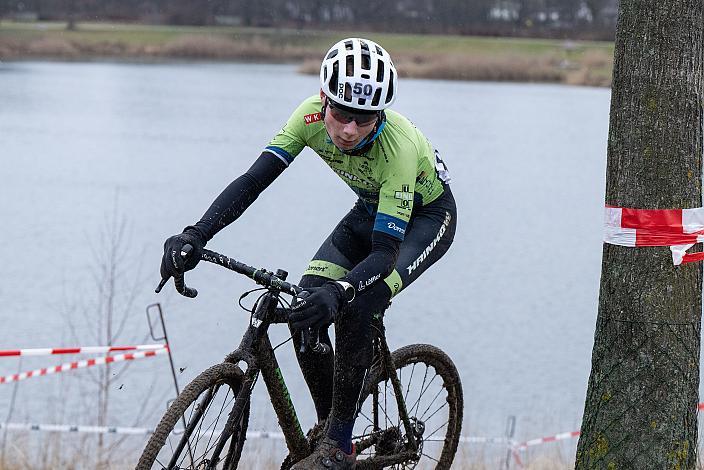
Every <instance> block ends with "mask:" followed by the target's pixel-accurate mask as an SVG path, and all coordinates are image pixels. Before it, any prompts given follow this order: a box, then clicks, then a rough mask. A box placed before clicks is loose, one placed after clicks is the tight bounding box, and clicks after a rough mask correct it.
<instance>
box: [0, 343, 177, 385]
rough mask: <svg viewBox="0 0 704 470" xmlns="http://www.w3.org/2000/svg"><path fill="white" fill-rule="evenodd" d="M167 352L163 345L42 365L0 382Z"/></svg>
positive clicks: (3, 378) (8, 376)
mask: <svg viewBox="0 0 704 470" xmlns="http://www.w3.org/2000/svg"><path fill="white" fill-rule="evenodd" d="M168 352H169V348H168V346H167V345H164V346H163V347H162V348H160V349H155V350H151V351H138V352H135V353H126V354H118V355H116V356H105V357H98V358H94V359H85V360H82V361H75V362H67V363H65V364H61V365H58V366H54V367H44V368H42V369H35V370H30V371H28V372H22V373H19V374H13V375H7V376H5V377H0V384H4V383H11V382H17V381H19V380H24V379H28V378H30V377H41V376H44V375H51V374H58V373H59V372H66V371H69V370H74V369H84V368H86V367H93V366H99V365H105V364H111V363H113V362H124V361H134V360H136V359H143V358H147V357H154V356H158V355H162V354H167V353H168Z"/></svg>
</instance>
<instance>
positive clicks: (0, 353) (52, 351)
mask: <svg viewBox="0 0 704 470" xmlns="http://www.w3.org/2000/svg"><path fill="white" fill-rule="evenodd" d="M165 347H166V346H165V345H163V344H138V345H136V346H83V347H78V348H33V349H5V350H2V349H0V357H10V356H55V355H58V354H107V353H111V352H124V351H153V350H156V349H162V348H165Z"/></svg>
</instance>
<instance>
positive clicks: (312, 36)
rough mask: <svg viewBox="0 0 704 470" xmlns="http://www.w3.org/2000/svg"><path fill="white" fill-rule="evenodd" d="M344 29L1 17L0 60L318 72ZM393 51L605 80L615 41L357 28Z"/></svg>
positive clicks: (442, 75)
mask: <svg viewBox="0 0 704 470" xmlns="http://www.w3.org/2000/svg"><path fill="white" fill-rule="evenodd" d="M351 34H353V33H349V32H342V33H340V32H330V31H308V30H294V29H280V28H247V27H187V26H152V25H134V24H116V23H79V24H78V27H77V29H76V30H74V31H68V30H66V25H65V23H49V22H40V23H11V22H7V21H5V22H0V59H2V60H13V59H14V60H21V59H33V58H39V59H47V58H48V59H60V60H86V59H91V60H93V59H102V58H109V59H125V60H140V61H144V60H147V61H156V60H172V59H189V60H223V61H224V60H227V61H258V62H276V63H278V62H288V63H298V64H301V71H303V72H305V73H318V67H319V61H320V58H321V57H322V56H323V54H324V53H325V51H326V50H327V48H328V47H330V45H331V44H333V43H334V42H336V41H338V40H339V39H342V38H343V37H346V36H348V35H351ZM355 34H357V35H361V36H365V37H369V38H370V39H373V40H375V41H377V42H379V43H380V44H383V45H384V47H385V48H386V49H388V50H389V52H390V53H391V54H392V56H393V57H394V60H395V62H396V66H397V68H398V70H399V74H400V75H401V76H403V77H416V78H436V79H449V80H489V81H520V82H553V83H565V84H571V85H590V86H609V85H610V81H611V68H612V58H613V44H612V43H607V42H582V41H580V42H573V41H567V42H566V41H559V40H546V39H518V38H486V37H470V36H443V35H433V36H429V35H408V34H378V33H360V32H357V33H355Z"/></svg>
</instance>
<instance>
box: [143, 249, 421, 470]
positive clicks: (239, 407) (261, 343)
mask: <svg viewBox="0 0 704 470" xmlns="http://www.w3.org/2000/svg"><path fill="white" fill-rule="evenodd" d="M202 258H203V260H205V261H209V262H212V263H215V264H219V265H221V266H223V267H226V268H228V269H231V270H233V271H236V272H239V273H241V274H247V275H248V276H249V277H251V278H252V279H254V280H255V282H257V283H258V284H261V285H265V286H266V287H267V289H268V291H267V292H266V293H265V294H264V295H263V296H261V297H260V298H259V300H258V301H257V303H256V305H255V308H254V311H253V313H252V316H251V319H250V324H249V327H248V328H247V330H246V331H245V333H244V335H243V337H242V340H241V341H240V345H239V347H238V348H237V349H236V350H235V351H233V352H231V353H230V354H228V355H227V356H226V357H225V362H230V363H233V364H238V363H240V362H244V363H245V364H246V365H247V367H246V369H245V371H244V379H243V382H242V386H241V388H240V391H239V392H238V394H237V397H236V398H235V402H234V405H233V408H232V410H231V411H230V413H229V417H228V419H227V422H226V424H225V430H224V432H223V433H222V434H221V436H220V439H219V441H218V444H217V446H216V448H215V450H214V452H213V455H214V457H215V461H217V459H218V456H219V455H220V452H221V451H222V450H223V449H224V446H225V444H226V443H227V440H228V439H229V438H230V436H231V435H232V432H233V431H234V430H235V425H236V423H237V422H238V420H239V418H240V417H241V416H242V413H243V411H244V409H245V406H246V405H247V402H248V400H249V399H250V395H251V393H252V389H253V388H254V384H255V383H256V380H257V377H258V376H259V374H260V373H261V375H262V377H263V379H264V384H265V385H266V388H267V391H268V393H269V396H270V398H271V402H272V406H273V407H274V412H275V413H276V416H277V419H278V422H279V426H280V427H281V431H282V432H283V435H284V439H285V441H286V446H287V447H288V449H289V453H290V457H291V462H297V461H299V460H301V459H303V458H305V457H307V456H308V455H309V454H310V452H311V449H310V447H309V444H308V440H307V439H306V436H305V435H304V433H303V430H302V428H301V424H300V421H299V420H298V416H297V414H296V410H295V407H294V404H293V401H292V400H291V396H290V393H289V391H288V388H287V386H286V382H285V380H284V377H283V374H282V373H281V369H280V368H279V364H278V361H277V360H276V355H275V354H274V348H273V347H272V345H271V342H270V340H269V335H268V330H269V326H270V325H271V324H276V323H287V322H288V314H287V312H288V310H287V309H277V306H278V303H279V295H280V294H281V292H282V291H285V292H287V293H293V292H295V293H298V292H299V291H300V288H299V287H297V286H293V285H291V284H288V283H286V282H284V281H285V279H286V277H287V275H288V274H287V273H286V272H285V271H282V270H278V271H277V272H276V274H275V275H274V274H273V273H270V272H267V271H265V270H259V269H254V268H251V267H249V266H246V265H243V264H241V263H239V262H237V261H235V260H232V259H230V258H228V257H226V256H224V255H220V254H218V253H215V252H210V251H208V250H204V254H203V257H202ZM164 283H165V280H162V283H161V284H160V285H159V287H158V288H157V291H158V290H160V289H161V287H162V286H163V284H164ZM175 283H176V287H177V290H178V291H179V292H180V293H182V294H183V295H186V296H189V297H194V296H195V295H197V292H196V291H195V289H191V288H188V287H186V286H185V284H184V282H183V277H180V278H178V279H175ZM292 291H293V292H292ZM280 310H283V311H284V313H285V314H284V315H277V312H278V311H280ZM374 323H375V325H374V327H375V329H376V331H377V334H376V337H375V339H374V360H373V362H372V366H371V368H370V372H373V373H370V374H367V380H369V379H370V378H371V379H374V378H377V377H383V378H385V379H387V380H391V383H392V387H393V390H394V395H395V397H396V402H397V406H398V412H399V415H400V417H401V420H402V422H403V427H404V428H405V436H406V438H407V440H408V444H409V445H410V449H408V450H405V451H402V452H400V453H397V454H395V455H385V456H374V457H369V458H367V459H364V460H362V461H360V462H358V465H357V468H359V469H364V468H368V469H371V468H383V467H385V466H389V465H394V464H398V463H402V462H405V461H408V460H409V459H414V458H417V452H418V442H417V440H416V435H415V432H416V429H415V428H414V426H413V424H412V423H411V420H410V418H409V417H408V411H407V408H406V403H405V400H404V397H403V390H402V387H401V382H400V380H399V378H398V374H397V372H396V367H395V364H394V362H393V358H392V355H391V351H390V350H389V347H388V344H387V342H386V337H385V328H384V325H383V312H381V313H380V314H379V315H378V316H377V317H376V318H375V320H374ZM375 364H380V367H381V369H376V368H375ZM379 373H383V375H381V376H379V375H378V374H379ZM375 385H376V383H368V382H367V381H365V383H364V385H363V390H366V389H368V388H369V387H372V386H374V388H373V389H370V390H369V392H368V393H369V394H371V395H372V399H373V403H374V418H373V420H374V433H375V435H372V436H370V437H368V438H365V439H363V440H361V441H360V442H359V443H358V449H359V451H361V450H363V449H366V448H368V447H370V446H372V445H374V444H376V443H377V442H379V439H380V437H381V434H379V433H382V432H383V431H381V428H380V427H379V398H378V397H379V390H378V388H376V387H375ZM210 396H211V395H210V394H208V395H206V397H204V400H203V402H202V403H203V404H206V405H207V403H208V402H209V401H210ZM361 405H362V403H359V404H358V411H359V407H361ZM201 408H204V407H202V406H201ZM196 421H197V420H196ZM191 431H192V430H189V429H186V433H185V434H186V436H184V437H185V440H186V441H187V440H188V436H189V435H190V432H191ZM182 442H183V440H182ZM228 466H229V464H228V462H225V468H228Z"/></svg>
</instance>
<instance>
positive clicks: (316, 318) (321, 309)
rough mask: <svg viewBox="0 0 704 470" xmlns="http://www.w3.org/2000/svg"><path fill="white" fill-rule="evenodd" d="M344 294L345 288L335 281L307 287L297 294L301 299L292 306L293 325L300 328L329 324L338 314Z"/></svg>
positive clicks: (295, 328) (297, 328) (290, 320)
mask: <svg viewBox="0 0 704 470" xmlns="http://www.w3.org/2000/svg"><path fill="white" fill-rule="evenodd" d="M343 296H344V289H343V288H342V286H341V285H340V284H338V283H337V282H333V281H328V282H326V283H325V284H323V285H322V286H321V287H309V288H307V289H305V290H304V291H303V292H302V293H301V294H298V295H297V296H296V297H297V298H298V299H299V301H298V303H296V304H295V305H294V306H293V307H292V308H291V316H290V317H289V323H290V324H291V327H292V328H293V329H294V330H300V329H302V328H320V327H322V326H328V325H329V324H330V323H332V321H333V319H334V318H335V316H336V315H337V312H338V310H339V308H340V303H341V302H342V299H343Z"/></svg>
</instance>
